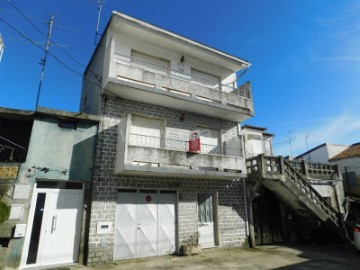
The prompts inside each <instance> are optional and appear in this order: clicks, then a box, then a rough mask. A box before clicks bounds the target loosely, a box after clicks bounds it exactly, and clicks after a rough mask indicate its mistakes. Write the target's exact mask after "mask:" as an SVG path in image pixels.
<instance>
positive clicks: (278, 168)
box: [246, 155, 344, 236]
mask: <svg viewBox="0 0 360 270" xmlns="http://www.w3.org/2000/svg"><path fill="white" fill-rule="evenodd" d="M246 162H247V174H248V179H249V181H256V183H259V181H261V185H262V186H265V187H266V188H267V189H269V190H270V191H272V192H273V193H274V194H275V195H276V196H277V197H278V199H279V200H280V201H282V202H283V203H284V204H285V205H287V206H288V207H289V208H291V209H293V211H294V212H295V213H296V214H297V215H300V216H304V217H305V219H303V220H307V219H310V218H313V217H317V218H318V219H320V220H321V221H323V222H324V223H325V224H327V225H328V226H330V227H331V228H332V229H334V230H335V231H337V232H339V233H340V235H341V236H344V224H343V219H342V215H341V213H340V212H338V211H337V210H335V209H334V208H333V207H332V206H331V205H330V203H329V202H328V201H327V200H326V199H325V198H323V197H322V196H321V195H320V194H319V193H318V192H317V191H316V190H315V189H314V188H313V187H312V185H311V184H310V183H309V180H308V179H309V178H312V177H313V178H315V177H314V176H316V179H319V178H320V179H321V178H322V179H328V180H331V179H334V178H337V177H338V172H337V167H336V166H332V165H327V164H313V163H306V162H304V161H288V160H284V158H283V157H270V156H265V155H259V156H256V157H253V158H249V159H247V161H246ZM257 186H258V187H259V186H260V185H259V184H258V185H257ZM255 192H256V191H255Z"/></svg>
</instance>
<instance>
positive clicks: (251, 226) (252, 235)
mask: <svg viewBox="0 0 360 270" xmlns="http://www.w3.org/2000/svg"><path fill="white" fill-rule="evenodd" d="M258 196H259V193H257V192H254V194H253V195H252V196H251V197H250V200H249V208H248V209H249V236H250V237H249V240H250V247H251V248H255V247H256V244H255V229H254V215H253V210H252V203H253V200H254V199H255V198H256V197H258Z"/></svg>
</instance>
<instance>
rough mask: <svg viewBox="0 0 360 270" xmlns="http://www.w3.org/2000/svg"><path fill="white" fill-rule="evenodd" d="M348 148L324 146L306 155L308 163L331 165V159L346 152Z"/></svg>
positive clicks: (333, 145)
mask: <svg viewBox="0 0 360 270" xmlns="http://www.w3.org/2000/svg"><path fill="white" fill-rule="evenodd" d="M347 147H348V146H345V145H335V144H325V145H324V146H322V147H320V148H318V149H316V150H314V151H312V152H311V153H309V154H307V155H304V156H303V158H304V159H305V161H307V162H312V163H323V164H329V159H330V158H332V157H333V156H335V155H337V154H339V153H340V152H342V151H344V150H345V149H346V148H347Z"/></svg>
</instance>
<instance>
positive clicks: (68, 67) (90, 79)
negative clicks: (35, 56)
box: [0, 17, 105, 90]
mask: <svg viewBox="0 0 360 270" xmlns="http://www.w3.org/2000/svg"><path fill="white" fill-rule="evenodd" d="M0 21H1V22H3V23H4V24H5V25H7V26H8V27H10V28H11V29H12V30H14V31H15V32H16V33H18V34H19V35H20V36H21V37H23V38H24V39H25V40H27V41H29V42H30V43H31V44H33V45H34V46H36V47H37V48H38V49H40V50H42V51H45V49H44V48H42V47H41V46H40V45H39V44H37V43H36V42H35V41H33V40H32V39H31V38H29V37H27V36H26V35H25V34H23V33H22V32H21V31H19V30H18V29H16V28H15V27H14V26H12V25H11V24H10V23H8V22H7V21H5V20H4V19H3V18H1V17H0ZM48 55H50V56H51V57H53V58H54V59H55V60H56V61H57V62H58V63H59V64H61V65H62V66H63V67H64V68H65V69H67V70H68V71H70V72H72V73H75V74H77V75H79V76H81V77H82V78H85V79H87V80H88V81H89V82H90V83H93V84H94V85H95V86H97V87H99V89H100V90H105V89H104V88H103V87H102V86H101V84H100V82H101V77H102V76H101V75H99V74H97V73H95V72H93V71H91V70H88V71H89V72H90V73H92V74H94V76H95V78H96V79H97V80H98V81H94V80H93V79H92V78H90V77H89V76H87V75H83V74H82V73H80V72H78V71H76V70H75V69H74V68H72V67H71V66H69V65H68V64H66V63H65V62H63V61H62V60H60V59H59V58H58V57H57V56H56V55H54V54H53V53H51V52H50V51H49V52H48Z"/></svg>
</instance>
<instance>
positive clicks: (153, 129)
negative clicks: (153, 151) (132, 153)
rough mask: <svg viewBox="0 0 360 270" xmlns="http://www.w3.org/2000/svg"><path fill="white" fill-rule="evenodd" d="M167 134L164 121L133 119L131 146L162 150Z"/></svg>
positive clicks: (144, 118) (137, 117)
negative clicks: (163, 140) (163, 139)
mask: <svg viewBox="0 0 360 270" xmlns="http://www.w3.org/2000/svg"><path fill="white" fill-rule="evenodd" d="M164 134H165V122H164V120H163V119H154V118H148V117H142V116H135V115H133V116H132V117H131V128H130V144H132V145H141V146H146V147H154V148H160V147H161V146H162V143H161V141H162V138H163V137H164Z"/></svg>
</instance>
